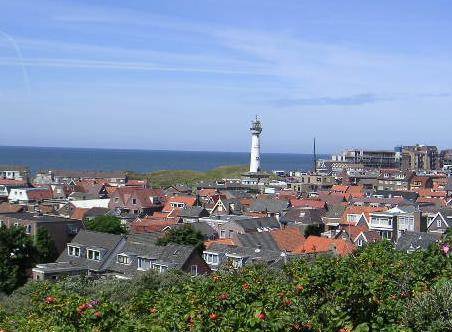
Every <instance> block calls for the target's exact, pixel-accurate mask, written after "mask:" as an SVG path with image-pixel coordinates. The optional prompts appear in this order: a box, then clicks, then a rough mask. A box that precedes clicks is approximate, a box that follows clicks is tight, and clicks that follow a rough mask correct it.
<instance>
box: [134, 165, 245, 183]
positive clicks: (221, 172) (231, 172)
mask: <svg viewBox="0 0 452 332" xmlns="http://www.w3.org/2000/svg"><path fill="white" fill-rule="evenodd" d="M247 171H248V166H246V165H241V166H220V167H217V168H214V169H211V170H209V171H207V172H196V171H191V170H162V171H157V172H151V173H148V174H136V173H130V174H129V178H131V179H148V180H149V181H150V182H151V185H152V186H153V187H167V186H170V185H175V184H185V185H189V186H192V185H194V184H195V183H197V182H200V181H214V180H217V179H223V178H237V177H240V175H241V174H242V173H245V172H247Z"/></svg>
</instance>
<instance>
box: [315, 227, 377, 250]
mask: <svg viewBox="0 0 452 332" xmlns="http://www.w3.org/2000/svg"><path fill="white" fill-rule="evenodd" d="M322 236H325V237H329V238H334V239H343V240H348V241H351V242H352V243H353V244H354V245H355V246H356V247H363V246H365V245H367V244H369V243H374V242H378V241H380V240H381V236H380V233H379V232H377V231H371V230H369V228H368V227H367V225H360V226H352V225H347V226H345V225H341V226H340V227H339V228H338V229H337V230H334V231H329V232H325V233H323V234H322Z"/></svg>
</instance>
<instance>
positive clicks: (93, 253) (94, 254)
mask: <svg viewBox="0 0 452 332" xmlns="http://www.w3.org/2000/svg"><path fill="white" fill-rule="evenodd" d="M86 258H88V259H90V260H93V261H100V251H99V250H94V249H88V250H87V251H86Z"/></svg>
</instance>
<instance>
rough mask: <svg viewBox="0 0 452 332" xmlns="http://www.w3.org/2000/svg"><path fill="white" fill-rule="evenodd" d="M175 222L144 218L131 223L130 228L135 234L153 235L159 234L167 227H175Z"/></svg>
mask: <svg viewBox="0 0 452 332" xmlns="http://www.w3.org/2000/svg"><path fill="white" fill-rule="evenodd" d="M176 224H177V221H175V220H165V219H161V218H155V217H153V216H152V217H146V218H138V219H136V220H135V221H133V222H132V224H131V225H130V227H131V228H132V229H133V230H134V231H135V232H142V233H155V232H161V231H163V229H165V228H166V227H168V226H172V225H176Z"/></svg>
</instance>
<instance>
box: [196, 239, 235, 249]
mask: <svg viewBox="0 0 452 332" xmlns="http://www.w3.org/2000/svg"><path fill="white" fill-rule="evenodd" d="M216 243H218V244H225V245H227V246H235V245H237V244H236V243H235V242H234V240H233V239H216V240H207V241H204V246H205V247H206V249H209V248H210V246H212V245H213V244H216Z"/></svg>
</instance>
